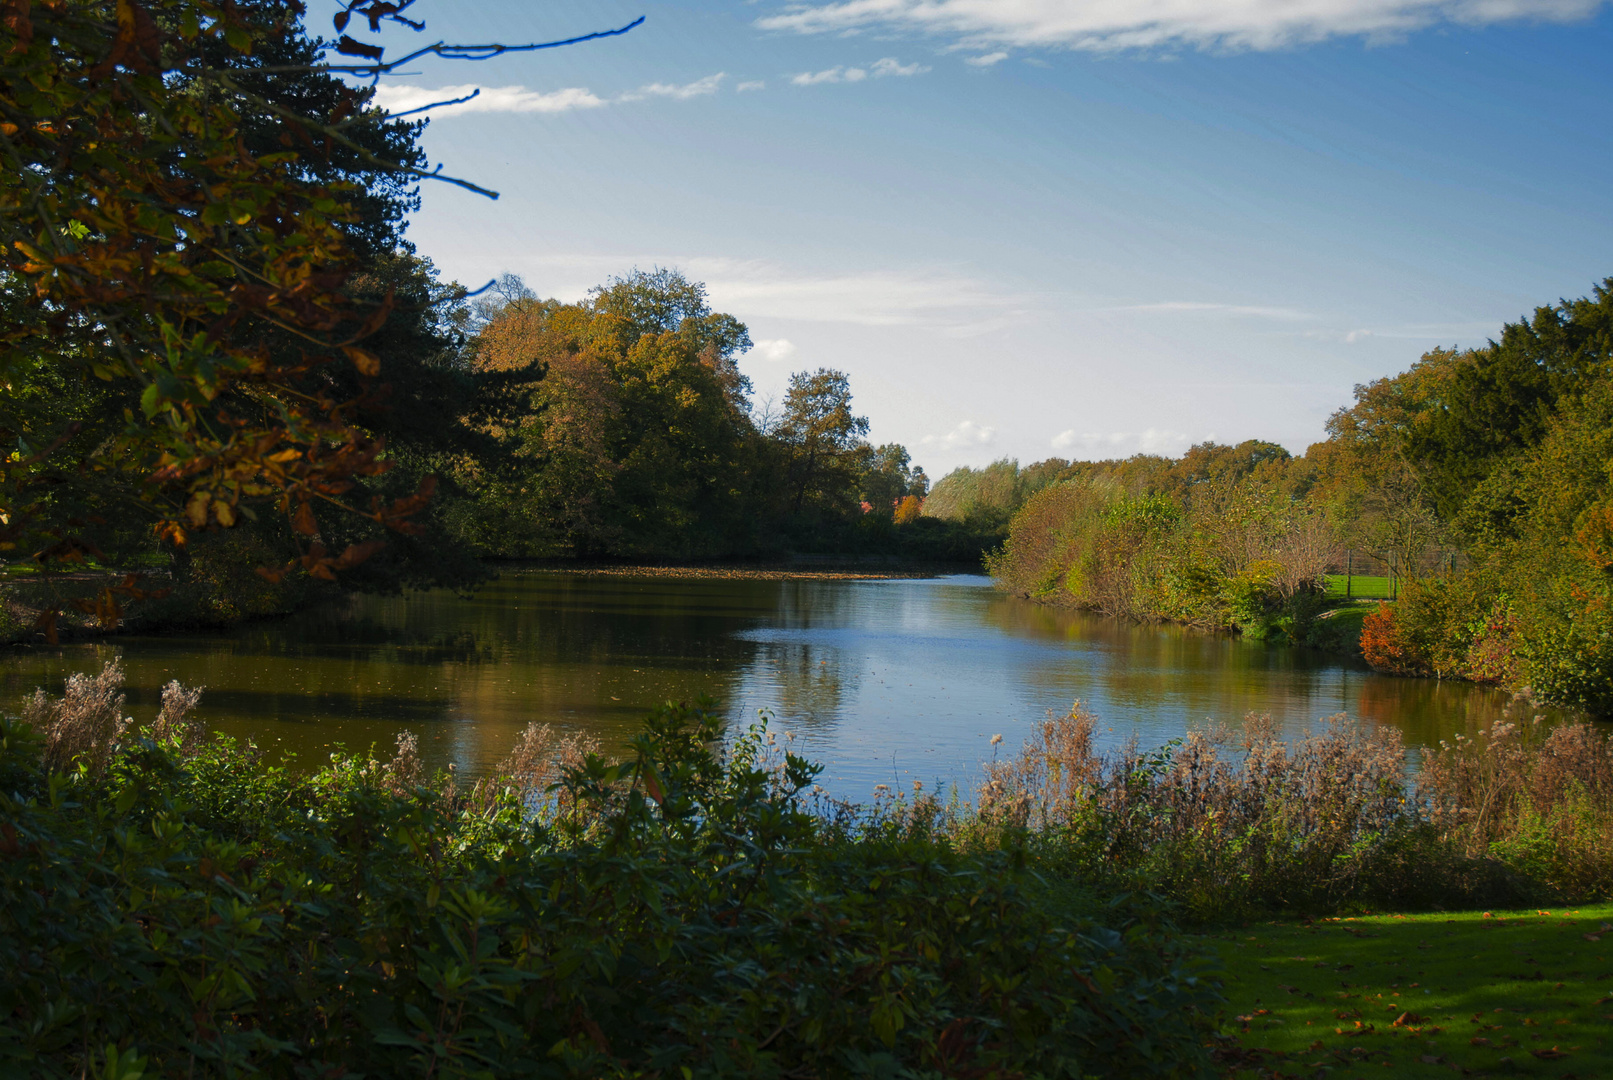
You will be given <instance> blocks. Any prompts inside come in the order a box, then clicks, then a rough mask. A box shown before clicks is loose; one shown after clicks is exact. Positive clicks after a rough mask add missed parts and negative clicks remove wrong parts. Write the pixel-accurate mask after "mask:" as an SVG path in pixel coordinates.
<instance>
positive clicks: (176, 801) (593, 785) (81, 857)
mask: <svg viewBox="0 0 1613 1080" xmlns="http://www.w3.org/2000/svg"><path fill="white" fill-rule="evenodd" d="M117 685H118V679H117V677H116V672H115V670H113V671H111V672H107V673H103V675H102V676H101V677H100V678H99V679H90V678H87V677H84V676H79V677H77V678H76V679H75V681H74V683H72V684H70V685H69V688H68V694H67V697H66V698H65V699H64V700H62V701H60V702H52V701H50V700H49V699H45V698H44V697H43V696H41V697H39V698H36V699H35V700H34V702H33V703H32V704H31V705H30V708H29V713H30V717H31V718H32V720H33V721H34V724H37V725H38V727H39V728H41V729H43V730H37V731H36V730H35V728H34V726H33V725H31V724H28V723H23V722H17V721H12V720H5V721H0V868H3V871H0V970H4V971H5V972H6V973H7V977H6V979H5V980H3V983H0V1060H3V1061H4V1062H6V1063H7V1064H6V1066H5V1068H6V1069H7V1070H11V1069H20V1070H23V1071H26V1072H27V1073H28V1074H29V1075H32V1076H62V1077H65V1076H83V1075H95V1076H106V1077H116V1078H119V1080H134V1078H135V1077H139V1076H142V1075H145V1076H156V1075H163V1076H217V1075H236V1076H239V1075H247V1074H254V1073H261V1074H265V1075H272V1076H287V1077H315V1076H318V1077H338V1076H346V1077H357V1076H384V1077H392V1076H478V1077H494V1076H523V1077H527V1076H624V1077H625V1076H645V1077H654V1076H665V1077H695V1076H747V1077H750V1076H763V1077H765V1076H779V1077H813V1076H822V1077H829V1076H872V1075H878V1076H912V1077H922V1076H934V1077H940V1076H959V1077H961V1076H980V1077H984V1076H1023V1075H1039V1076H1050V1077H1058V1076H1068V1077H1087V1076H1117V1077H1118V1076H1127V1077H1130V1076H1170V1077H1175V1076H1196V1075H1206V1074H1207V1073H1208V1069H1209V1066H1208V1064H1207V1061H1208V1059H1207V1056H1206V1052H1205V1050H1204V1043H1205V1042H1207V1041H1208V1033H1209V1030H1210V1028H1211V1025H1212V1020H1211V1013H1212V1012H1213V1010H1214V1008H1215V1005H1216V1002H1217V998H1216V995H1215V992H1214V990H1213V989H1212V988H1211V986H1210V985H1209V984H1207V983H1205V982H1204V981H1202V980H1201V979H1199V978H1198V977H1197V976H1196V974H1195V971H1196V967H1195V964H1196V961H1194V960H1193V959H1192V958H1191V957H1190V955H1189V953H1188V950H1187V949H1186V947H1185V945H1184V943H1183V941H1182V939H1181V938H1179V937H1178V936H1177V935H1175V934H1174V933H1173V932H1172V931H1171V929H1170V928H1169V926H1168V925H1166V924H1164V923H1162V922H1161V921H1159V919H1158V918H1157V915H1156V914H1155V913H1154V912H1153V911H1152V910H1151V909H1150V908H1148V907H1146V906H1144V905H1138V904H1132V903H1129V902H1126V901H1117V902H1115V903H1113V904H1111V905H1109V906H1108V907H1107V908H1105V909H1103V910H1102V914H1101V916H1100V917H1099V918H1098V919H1092V918H1083V917H1078V916H1076V915H1074V914H1072V913H1070V912H1069V911H1068V910H1067V909H1068V908H1069V906H1070V905H1068V904H1063V903H1055V902H1052V901H1053V900H1055V899H1056V894H1055V893H1054V892H1053V891H1052V890H1050V889H1049V888H1048V887H1047V886H1046V885H1045V884H1044V883H1043V882H1042V881H1041V879H1039V878H1038V877H1037V876H1035V875H1034V874H1033V873H1032V872H1031V871H1030V870H1029V869H1028V864H1027V860H1026V852H1025V850H1024V848H1023V847H1019V846H1012V845H1010V846H1008V847H1006V848H1000V847H985V846H981V847H978V848H970V847H968V846H966V845H963V844H958V843H952V842H950V841H948V840H947V838H945V837H943V836H940V835H938V834H936V833H934V832H933V831H930V830H928V829H926V828H925V827H924V826H925V822H926V821H930V822H932V823H933V821H934V815H930V814H928V813H925V814H919V813H914V812H913V808H907V809H906V810H905V811H904V812H902V813H890V812H885V813H882V814H874V815H872V816H870V815H860V814H848V813H844V812H842V813H840V814H838V815H835V814H824V813H813V812H810V811H811V810H812V803H811V793H810V786H811V784H812V780H813V777H814V776H815V775H816V772H817V767H815V766H812V765H810V764H808V763H806V762H804V761H802V760H801V759H799V758H797V757H794V756H793V755H789V754H787V753H786V754H780V753H779V752H778V751H777V750H776V749H775V748H774V746H773V744H772V743H771V741H770V740H768V739H767V738H766V737H765V735H764V734H763V733H762V732H760V731H757V730H753V731H752V732H751V733H749V734H747V735H745V736H743V737H741V738H739V739H738V740H736V741H734V742H732V743H729V744H726V745H725V744H724V743H723V742H722V740H721V738H720V735H721V732H720V726H719V721H718V719H717V717H715V716H714V715H713V714H712V713H711V712H709V711H708V710H706V709H704V708H689V707H685V706H668V707H666V708H664V709H662V710H660V711H658V712H657V713H655V714H654V715H652V716H651V717H650V718H649V719H648V720H647V721H646V724H645V727H644V730H643V732H642V734H641V735H640V736H639V737H638V738H637V739H636V740H635V741H634V743H633V745H632V750H631V753H630V754H629V755H628V756H627V757H626V758H625V759H623V760H621V761H619V762H616V763H613V764H612V763H607V762H606V761H605V760H603V759H602V758H601V757H599V756H598V755H597V754H594V753H588V752H586V748H585V747H582V746H579V745H577V744H573V745H572V746H571V747H570V748H569V750H566V751H562V749H561V748H559V747H556V746H555V745H554V743H553V741H552V740H548V739H546V737H545V732H544V729H542V728H538V727H536V726H535V727H534V728H532V729H530V730H529V731H528V733H527V736H526V737H525V738H524V739H523V742H522V744H521V745H520V746H519V747H517V751H516V753H515V754H514V755H512V758H511V760H510V761H509V762H507V763H506V767H505V768H503V769H502V770H500V772H499V774H498V775H497V776H495V777H494V778H492V779H491V780H489V781H484V782H483V783H482V784H480V785H478V787H477V788H476V789H475V790H473V791H471V792H468V793H466V792H461V791H459V790H457V789H455V788H454V786H453V785H452V783H451V782H449V781H447V780H445V779H444V778H442V777H439V778H438V779H437V781H436V782H435V783H434V784H426V783H423V782H421V781H422V777H421V770H420V766H419V760H418V757H417V756H416V755H415V754H414V752H413V747H412V745H411V743H410V741H409V740H408V739H407V738H402V739H400V744H399V753H398V755H397V757H396V758H395V759H394V760H392V761H391V762H389V763H385V764H382V763H379V762H377V761H376V760H375V759H373V758H371V757H368V756H350V755H337V756H334V757H333V758H332V759H331V761H330V763H329V764H328V765H326V766H324V767H322V768H320V769H319V770H317V771H314V772H311V773H307V774H301V775H294V774H292V773H290V772H288V771H286V770H285V769H283V768H281V767H279V766H275V765H271V764H269V763H267V762H266V761H264V760H263V758H262V757H261V755H260V753H259V752H258V750H257V749H256V748H255V747H253V746H251V745H250V744H247V745H241V744H238V743H234V742H231V741H228V740H222V739H214V740H205V741H204V740H199V739H198V738H197V737H196V736H197V732H196V726H195V725H194V723H192V722H190V721H189V720H188V719H187V715H186V713H187V709H188V707H189V706H190V705H193V704H194V701H195V698H194V693H193V692H187V691H184V690H183V688H182V687H179V686H178V684H173V685H172V686H171V687H170V689H169V693H168V695H167V697H166V698H165V702H164V706H165V707H164V712H163V716H162V718H161V719H160V721H159V725H158V730H153V731H149V732H140V733H135V732H132V731H130V730H129V725H128V722H127V721H126V720H124V719H122V718H121V711H122V701H121V698H120V696H119V695H118V693H117ZM68 762H71V764H70V765H68V764H67V763H68ZM556 771H557V772H558V773H559V774H560V779H559V781H558V783H555V784H549V783H548V782H547V781H548V776H549V775H550V774H551V773H552V772H556Z"/></svg>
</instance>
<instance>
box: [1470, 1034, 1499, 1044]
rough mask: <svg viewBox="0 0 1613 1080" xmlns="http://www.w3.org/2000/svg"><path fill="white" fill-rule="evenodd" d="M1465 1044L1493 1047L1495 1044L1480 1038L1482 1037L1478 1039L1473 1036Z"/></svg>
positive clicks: (1476, 1036)
mask: <svg viewBox="0 0 1613 1080" xmlns="http://www.w3.org/2000/svg"><path fill="white" fill-rule="evenodd" d="M1467 1043H1468V1045H1469V1046H1494V1045H1495V1043H1493V1042H1491V1041H1490V1040H1489V1039H1486V1038H1482V1037H1480V1036H1478V1035H1475V1036H1473V1037H1472V1038H1471V1039H1469V1040H1467Z"/></svg>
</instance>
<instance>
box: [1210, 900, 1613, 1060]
mask: <svg viewBox="0 0 1613 1080" xmlns="http://www.w3.org/2000/svg"><path fill="white" fill-rule="evenodd" d="M1211 943H1212V944H1213V945H1214V946H1215V949H1216V951H1217V952H1218V953H1219V955H1220V957H1221V959H1222V961H1223V962H1224V964H1225V973H1224V977H1225V980H1226V993H1227V1003H1228V1009H1229V1017H1230V1018H1231V1019H1230V1020H1229V1022H1228V1024H1227V1028H1226V1030H1227V1031H1228V1032H1229V1033H1230V1034H1231V1035H1232V1037H1233V1038H1234V1040H1235V1047H1234V1048H1233V1049H1230V1050H1229V1052H1228V1053H1227V1054H1226V1055H1225V1057H1226V1059H1227V1060H1228V1062H1229V1064H1230V1065H1232V1068H1230V1069H1229V1070H1228V1075H1229V1076H1235V1077H1256V1076H1268V1077H1270V1076H1275V1075H1287V1076H1295V1077H1298V1076H1313V1075H1314V1076H1323V1075H1325V1076H1327V1077H1328V1078H1329V1080H1345V1078H1353V1077H1360V1078H1375V1080H1381V1078H1383V1077H1389V1076H1393V1077H1430V1078H1432V1077H1442V1078H1448V1077H1450V1076H1451V1075H1453V1073H1455V1072H1458V1071H1459V1072H1460V1073H1461V1074H1463V1075H1471V1076H1476V1077H1482V1076H1496V1077H1501V1076H1532V1077H1542V1078H1544V1077H1552V1078H1569V1077H1572V1078H1577V1080H1592V1078H1598V1077H1613V905H1601V906H1596V907H1579V908H1566V909H1555V910H1553V911H1551V912H1549V913H1548V912H1544V911H1539V912H1536V911H1528V912H1500V911H1498V912H1495V913H1493V916H1491V917H1485V916H1484V915H1483V914H1481V913H1477V912H1469V913H1463V914H1451V913H1448V912H1446V913H1435V914H1431V915H1409V916H1407V915H1382V916H1366V917H1361V918H1353V919H1324V920H1321V921H1319V922H1315V923H1305V924H1296V923H1267V924H1257V925H1253V926H1248V927H1244V928H1242V929H1239V930H1232V931H1224V932H1221V933H1218V934H1215V935H1213V937H1212V938H1211ZM1407 1013H1409V1014H1411V1015H1410V1016H1409V1017H1408V1016H1405V1015H1404V1014H1407ZM1397 1019H1398V1020H1399V1021H1400V1022H1399V1023H1398V1024H1397V1023H1396V1021H1397ZM1319 1070H1326V1071H1325V1072H1322V1071H1319Z"/></svg>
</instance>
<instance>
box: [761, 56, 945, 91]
mask: <svg viewBox="0 0 1613 1080" xmlns="http://www.w3.org/2000/svg"><path fill="white" fill-rule="evenodd" d="M929 70H930V69H929V68H927V67H925V66H924V65H922V64H920V63H918V62H917V61H915V62H914V63H911V64H904V63H902V62H901V61H900V60H897V59H896V57H894V56H885V57H881V58H880V59H878V60H875V61H874V62H873V63H872V64H870V65H869V66H868V67H866V68H859V67H846V66H845V65H844V64H842V65H840V66H839V67H832V68H829V69H828V70H827V71H803V72H801V74H799V75H792V76H791V77H790V82H792V83H794V84H795V85H796V86H816V85H818V84H819V83H856V82H862V81H863V80H864V79H866V78H868V77H869V76H870V75H872V76H873V77H874V78H876V79H883V78H886V77H887V76H891V75H896V76H911V75H922V74H924V73H925V72H926V71H929Z"/></svg>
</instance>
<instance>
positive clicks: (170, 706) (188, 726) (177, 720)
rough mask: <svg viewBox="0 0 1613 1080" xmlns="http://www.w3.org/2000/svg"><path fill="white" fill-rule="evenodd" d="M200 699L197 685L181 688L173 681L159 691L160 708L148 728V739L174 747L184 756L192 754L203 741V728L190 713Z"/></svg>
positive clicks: (201, 723)
mask: <svg viewBox="0 0 1613 1080" xmlns="http://www.w3.org/2000/svg"><path fill="white" fill-rule="evenodd" d="M201 700H202V688H201V687H200V686H190V687H187V686H182V685H181V684H180V682H179V680H178V679H174V680H172V681H170V682H169V683H168V685H167V686H165V687H163V688H162V708H161V709H159V710H158V711H157V719H156V722H155V723H153V724H152V725H151V737H152V738H153V739H155V740H157V741H158V742H171V743H173V744H175V745H176V746H178V748H179V752H180V754H181V755H182V756H184V757H190V756H192V755H194V754H195V753H196V752H197V751H198V750H200V749H201V748H202V745H203V744H204V743H205V742H206V741H207V725H206V724H204V723H203V722H202V720H201V718H199V717H197V716H194V715H192V711H193V710H194V709H195V708H196V706H197V705H198V704H200V702H201Z"/></svg>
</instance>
